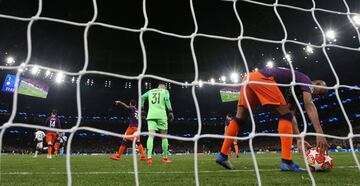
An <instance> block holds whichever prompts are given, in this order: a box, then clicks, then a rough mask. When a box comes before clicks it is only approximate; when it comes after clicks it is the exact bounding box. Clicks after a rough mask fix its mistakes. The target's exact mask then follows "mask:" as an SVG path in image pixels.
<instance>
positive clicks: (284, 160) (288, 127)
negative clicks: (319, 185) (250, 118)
mask: <svg viewBox="0 0 360 186" xmlns="http://www.w3.org/2000/svg"><path fill="white" fill-rule="evenodd" d="M274 108H275V110H276V111H277V112H278V113H279V125H278V131H279V134H293V128H292V119H293V115H292V113H291V112H290V109H289V107H288V106H287V105H279V106H275V107H274ZM280 140H281V170H282V171H305V169H302V168H300V167H299V166H298V165H297V164H295V163H294V162H293V161H292V152H291V145H292V141H293V138H292V137H286V136H281V137H280Z"/></svg>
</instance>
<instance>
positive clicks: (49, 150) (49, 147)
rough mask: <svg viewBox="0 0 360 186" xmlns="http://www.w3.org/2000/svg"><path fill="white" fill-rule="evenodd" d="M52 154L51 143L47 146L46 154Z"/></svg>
mask: <svg viewBox="0 0 360 186" xmlns="http://www.w3.org/2000/svg"><path fill="white" fill-rule="evenodd" d="M51 154H52V145H49V146H48V155H49V156H51Z"/></svg>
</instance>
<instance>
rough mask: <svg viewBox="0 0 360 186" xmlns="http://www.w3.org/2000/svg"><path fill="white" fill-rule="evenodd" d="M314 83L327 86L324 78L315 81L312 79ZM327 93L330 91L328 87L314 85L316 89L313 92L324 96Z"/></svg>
mask: <svg viewBox="0 0 360 186" xmlns="http://www.w3.org/2000/svg"><path fill="white" fill-rule="evenodd" d="M312 84H313V85H317V86H322V87H326V82H325V81H323V80H314V81H312ZM327 93H328V89H326V88H321V87H314V91H313V93H312V94H313V95H315V96H323V95H326V94H327Z"/></svg>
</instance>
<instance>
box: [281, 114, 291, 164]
mask: <svg viewBox="0 0 360 186" xmlns="http://www.w3.org/2000/svg"><path fill="white" fill-rule="evenodd" d="M291 121H292V114H291V113H288V114H284V115H282V116H280V117H279V129H278V130H279V134H292V133H293V130H292V123H291ZM280 139H281V158H282V159H285V160H292V153H291V145H292V141H293V139H292V137H284V136H282V137H280Z"/></svg>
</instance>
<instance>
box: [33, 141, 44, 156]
mask: <svg viewBox="0 0 360 186" xmlns="http://www.w3.org/2000/svg"><path fill="white" fill-rule="evenodd" d="M42 148H43V145H42V142H41V143H40V142H38V143H37V144H36V148H35V154H34V158H36V157H37V155H38V153H39V151H41V149H42Z"/></svg>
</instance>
